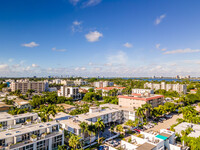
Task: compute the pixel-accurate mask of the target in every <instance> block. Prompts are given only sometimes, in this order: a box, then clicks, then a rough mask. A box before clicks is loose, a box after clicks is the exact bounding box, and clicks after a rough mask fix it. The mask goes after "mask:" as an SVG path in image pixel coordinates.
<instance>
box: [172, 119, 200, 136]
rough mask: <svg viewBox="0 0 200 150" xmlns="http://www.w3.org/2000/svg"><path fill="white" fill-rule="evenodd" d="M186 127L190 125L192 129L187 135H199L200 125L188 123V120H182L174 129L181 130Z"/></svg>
mask: <svg viewBox="0 0 200 150" xmlns="http://www.w3.org/2000/svg"><path fill="white" fill-rule="evenodd" d="M188 127H191V128H192V129H193V130H194V131H192V132H191V133H190V134H189V135H188V136H190V137H199V136H200V125H198V124H193V123H188V122H182V123H181V124H179V125H177V126H176V127H174V129H175V131H176V132H177V131H180V132H181V131H182V130H186V129H187V128H188Z"/></svg>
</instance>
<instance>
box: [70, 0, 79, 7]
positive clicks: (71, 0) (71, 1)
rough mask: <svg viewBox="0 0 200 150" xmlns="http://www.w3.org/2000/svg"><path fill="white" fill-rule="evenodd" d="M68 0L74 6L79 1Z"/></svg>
mask: <svg viewBox="0 0 200 150" xmlns="http://www.w3.org/2000/svg"><path fill="white" fill-rule="evenodd" d="M69 2H70V3H72V4H73V5H74V6H75V5H77V4H78V3H79V2H80V0H69Z"/></svg>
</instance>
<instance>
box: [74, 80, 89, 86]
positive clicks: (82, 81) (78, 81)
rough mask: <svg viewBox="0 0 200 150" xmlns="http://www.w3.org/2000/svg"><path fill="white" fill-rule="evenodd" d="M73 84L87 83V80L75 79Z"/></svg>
mask: <svg viewBox="0 0 200 150" xmlns="http://www.w3.org/2000/svg"><path fill="white" fill-rule="evenodd" d="M74 84H75V85H76V86H81V85H87V84H88V82H87V81H84V80H83V79H76V80H75V81H74Z"/></svg>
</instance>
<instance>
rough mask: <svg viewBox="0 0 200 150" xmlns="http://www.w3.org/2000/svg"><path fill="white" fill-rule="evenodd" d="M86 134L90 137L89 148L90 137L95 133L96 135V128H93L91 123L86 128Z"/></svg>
mask: <svg viewBox="0 0 200 150" xmlns="http://www.w3.org/2000/svg"><path fill="white" fill-rule="evenodd" d="M87 132H88V134H89V136H90V147H91V136H92V135H95V133H96V128H95V125H93V124H92V123H91V125H89V126H88V131H87Z"/></svg>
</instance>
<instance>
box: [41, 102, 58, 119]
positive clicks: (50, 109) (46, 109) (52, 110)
mask: <svg viewBox="0 0 200 150" xmlns="http://www.w3.org/2000/svg"><path fill="white" fill-rule="evenodd" d="M40 114H41V116H42V117H43V120H46V121H47V122H48V121H49V117H50V115H52V116H53V117H55V115H56V106H55V105H51V104H50V105H48V106H45V105H42V106H41V107H40Z"/></svg>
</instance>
